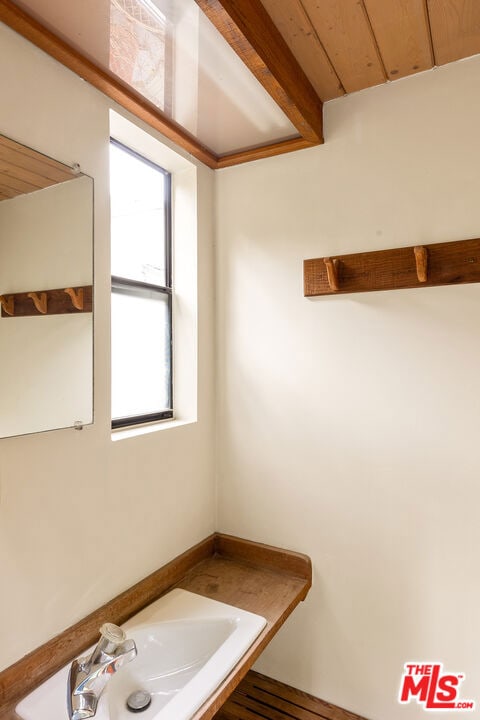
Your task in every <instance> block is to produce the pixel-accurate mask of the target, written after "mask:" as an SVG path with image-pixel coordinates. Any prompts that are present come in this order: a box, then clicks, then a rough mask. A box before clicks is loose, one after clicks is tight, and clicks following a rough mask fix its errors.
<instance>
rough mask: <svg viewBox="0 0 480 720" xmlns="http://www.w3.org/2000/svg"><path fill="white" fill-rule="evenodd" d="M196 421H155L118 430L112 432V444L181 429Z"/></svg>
mask: <svg viewBox="0 0 480 720" xmlns="http://www.w3.org/2000/svg"><path fill="white" fill-rule="evenodd" d="M195 422H196V420H175V419H173V420H172V419H168V420H156V421H155V422H151V423H145V424H144V425H132V426H130V427H124V428H118V429H116V430H112V442H117V441H118V440H128V439H129V438H134V437H138V436H139V435H148V434H150V433H154V432H159V431H160V430H171V429H173V428H177V427H181V426H182V425H192V424H193V423H195Z"/></svg>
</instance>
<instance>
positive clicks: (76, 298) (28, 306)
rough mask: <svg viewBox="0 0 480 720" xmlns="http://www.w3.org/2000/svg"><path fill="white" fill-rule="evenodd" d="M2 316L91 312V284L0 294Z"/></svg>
mask: <svg viewBox="0 0 480 720" xmlns="http://www.w3.org/2000/svg"><path fill="white" fill-rule="evenodd" d="M0 304H1V306H2V318H12V317H26V316H29V315H38V316H43V315H64V314H66V313H85V312H92V286H91V285H84V286H83V287H67V288H58V289H56V290H35V291H30V292H23V293H6V294H5V295H0Z"/></svg>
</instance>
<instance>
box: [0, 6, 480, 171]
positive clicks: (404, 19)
mask: <svg viewBox="0 0 480 720" xmlns="http://www.w3.org/2000/svg"><path fill="white" fill-rule="evenodd" d="M53 1H55V0H53ZM135 1H136V2H139V3H140V2H142V1H143V0H135ZM195 2H196V3H197V4H198V5H199V6H200V8H201V9H202V10H203V12H204V13H205V14H206V15H207V16H208V18H209V19H210V20H211V21H212V22H213V24H214V25H215V26H216V28H217V30H219V32H220V33H221V34H222V35H223V37H224V38H225V39H226V40H227V42H228V43H229V44H230V45H231V47H232V48H233V49H234V50H235V52H236V53H237V54H238V55H239V56H240V57H241V59H242V60H243V61H244V63H245V64H246V65H247V67H248V68H249V69H250V70H251V72H252V73H253V74H254V75H255V76H256V77H257V79H258V80H259V81H260V82H261V84H262V85H263V86H264V88H265V89H266V90H267V92H269V94H270V95H271V97H273V99H274V100H275V102H276V103H277V104H278V105H279V107H280V108H281V109H282V110H283V111H284V113H285V114H286V115H287V117H289V118H290V120H291V121H292V122H293V124H294V125H295V127H296V128H297V130H298V132H299V136H298V138H293V139H289V140H284V141H279V142H274V143H271V144H269V145H267V146H261V145H259V146H257V147H254V148H253V149H250V150H246V151H242V152H237V153H233V152H232V153H231V154H227V155H220V156H218V155H216V154H215V153H214V152H213V151H212V150H211V149H210V148H206V147H205V146H203V145H202V144H201V142H200V141H199V139H198V138H195V137H193V136H191V135H190V134H189V133H188V132H186V131H185V130H184V129H183V128H182V127H181V126H179V125H177V124H176V123H174V122H172V120H171V119H170V118H168V117H167V116H165V115H164V114H163V113H162V112H161V111H160V110H159V109H158V108H156V107H155V106H154V105H152V103H150V102H148V100H146V99H145V97H143V96H141V95H139V94H138V93H136V92H135V90H132V88H131V87H129V86H128V85H126V84H125V83H123V82H121V81H120V80H119V79H118V78H117V77H115V76H113V75H112V74H109V73H106V72H105V71H103V70H102V69H101V68H99V67H98V66H96V65H95V64H94V63H92V62H91V61H90V60H88V58H87V57H86V56H85V55H84V54H83V55H82V53H80V52H78V51H77V50H75V49H74V48H72V47H71V46H69V44H68V43H66V42H65V41H64V40H62V39H61V38H59V37H58V36H56V35H55V33H52V32H51V31H49V30H48V29H47V28H45V27H44V26H42V25H41V24H40V23H39V22H37V21H36V20H35V19H34V18H32V17H31V16H29V15H28V13H25V12H24V11H22V9H21V8H19V7H18V5H16V3H15V2H13V1H12V0H0V20H3V21H4V22H5V23H7V24H8V25H10V26H11V27H12V28H14V29H15V30H17V32H20V33H21V34H23V35H24V36H25V37H26V38H27V39H29V40H31V41H32V42H34V43H35V44H37V45H38V46H39V47H41V48H42V49H43V50H45V51H46V52H48V53H50V54H51V55H52V56H53V57H55V58H56V59H57V60H59V61H60V62H63V63H64V64H65V65H66V66H67V67H69V68H70V69H72V70H73V71H74V72H77V73H78V74H79V75H80V76H81V77H83V78H85V79H86V80H87V81H88V82H90V83H91V84H92V85H94V86H95V87H97V88H98V89H100V90H101V91H102V92H104V93H106V94H107V95H109V97H111V98H113V99H114V100H116V101H117V102H119V103H120V104H121V105H123V106H124V107H126V108H127V109H129V110H131V111H132V112H133V113H135V114H137V115H138V116H139V117H140V118H142V119H143V120H144V121H145V122H147V123H149V124H150V125H152V127H154V128H156V129H157V130H160V131H161V132H163V133H164V134H165V135H166V136H167V137H169V138H170V139H171V140H173V141H174V142H176V143H178V144H179V145H180V146H182V147H183V148H185V149H186V150H188V151H189V152H191V153H192V154H193V155H194V156H195V157H197V158H198V159H199V160H201V161H202V162H204V163H206V164H207V165H209V166H210V167H212V168H214V169H216V168H222V167H225V166H228V165H234V164H237V163H240V162H246V161H249V160H255V159H258V158H260V157H268V156H270V155H276V154H279V153H282V152H289V151H291V150H296V149H299V148H302V147H310V146H312V145H317V144H319V143H321V142H322V141H323V138H322V127H321V124H322V122H321V121H322V103H324V102H326V101H328V100H332V99H334V98H337V97H339V96H341V95H344V94H345V93H351V92H355V91H358V90H363V89H365V88H368V87H372V86H374V85H378V84H381V83H384V82H387V81H394V80H397V79H398V78H402V77H406V76H408V75H412V74H414V73H417V72H421V71H424V70H428V69H429V68H432V67H434V66H435V65H443V64H445V63H448V62H452V61H454V60H458V59H460V58H465V57H469V56H471V55H475V54H477V53H480V0H195ZM213 112H214V111H213ZM251 112H252V113H254V112H255V109H254V108H252V109H251ZM327 141H328V138H327Z"/></svg>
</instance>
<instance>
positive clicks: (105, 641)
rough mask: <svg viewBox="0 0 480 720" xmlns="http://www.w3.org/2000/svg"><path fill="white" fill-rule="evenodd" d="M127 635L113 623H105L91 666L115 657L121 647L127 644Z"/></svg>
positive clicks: (92, 656) (91, 659) (101, 629)
mask: <svg viewBox="0 0 480 720" xmlns="http://www.w3.org/2000/svg"><path fill="white" fill-rule="evenodd" d="M126 639H127V634H126V632H125V631H124V630H122V628H121V627H118V625H114V624H113V623H104V624H103V625H102V627H101V628H100V640H99V641H98V644H97V646H96V648H95V650H94V651H93V653H92V655H91V658H90V662H89V664H90V665H95V664H96V663H98V662H102V661H103V659H104V658H105V656H108V655H110V656H111V655H114V654H115V652H116V651H117V650H118V648H119V646H120V645H121V644H122V643H123V642H125V640H126Z"/></svg>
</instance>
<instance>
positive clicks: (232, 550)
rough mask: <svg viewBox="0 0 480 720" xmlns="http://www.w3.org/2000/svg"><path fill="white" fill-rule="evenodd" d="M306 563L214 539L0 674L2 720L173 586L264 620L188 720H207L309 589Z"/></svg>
mask: <svg viewBox="0 0 480 720" xmlns="http://www.w3.org/2000/svg"><path fill="white" fill-rule="evenodd" d="M311 579H312V572H311V563H310V559H309V558H308V557H307V556H305V555H301V554H299V553H295V552H291V551H288V550H282V549H280V548H275V547H271V546H268V545H262V544H261V543H254V542H251V541H248V540H243V539H241V538H235V537H232V536H229V535H222V534H220V533H215V534H214V535H212V536H210V537H209V538H206V539H205V540H203V541H202V542H201V543H199V544H198V545H195V546H194V547H193V548H190V549H189V550H187V551H186V552H185V553H183V554H182V555H180V556H178V557H177V558H175V559H174V560H172V561H171V562H170V563H168V564H167V565H165V566H164V567H162V568H160V570H157V571H156V572H155V573H152V575H149V576H148V577H147V578H145V579H144V580H142V581H141V582H139V583H137V584H136V585H134V586H133V587H132V588H130V589H129V590H127V591H125V592H124V593H122V594H121V595H119V596H118V597H116V598H114V599H113V600H112V601H111V602H109V603H107V604H106V605H104V606H103V607H102V608H99V609H98V610H96V611H95V612H94V613H92V614H91V615H89V616H88V617H87V618H85V619H84V620H82V621H80V623H77V624H76V625H74V626H72V627H71V628H69V629H68V630H66V631H65V632H63V633H62V634H61V635H59V636H57V637H56V638H53V639H52V640H50V641H49V642H47V643H45V645H42V646H41V647H40V648H38V649H37V650H34V651H33V652H32V653H30V654H29V655H27V656H26V657H25V658H22V660H19V661H18V662H17V663H15V665H12V666H10V667H9V668H6V669H5V670H4V671H3V672H0V720H18V716H17V715H16V714H15V712H14V708H15V706H16V705H17V704H18V703H19V702H20V700H21V698H22V697H24V696H25V695H27V694H28V693H30V692H31V691H32V690H33V689H34V688H35V687H37V686H38V685H40V684H41V683H42V682H44V681H45V680H46V679H47V678H48V677H50V676H51V675H53V674H54V673H55V672H57V671H58V670H59V669H60V668H62V667H63V666H64V665H66V664H67V663H69V662H71V660H73V658H74V657H76V656H77V655H78V654H79V653H81V652H82V651H83V650H85V649H86V648H87V647H89V646H90V645H92V644H93V643H94V642H95V640H96V638H97V636H98V627H99V626H100V625H101V624H102V623H103V622H105V621H110V622H115V623H116V624H122V623H123V622H125V621H126V620H127V619H128V618H129V617H132V615H135V614H136V613H137V612H139V610H141V609H142V608H143V607H146V606H147V605H148V604H150V603H151V602H153V601H154V600H156V599H157V598H159V597H160V596H161V595H164V594H165V592H168V590H171V589H172V588H174V587H179V588H183V589H184V590H190V591H191V592H195V593H198V594H199V595H204V596H206V597H209V598H212V599H213V600H219V601H221V602H225V603H228V604H229V605H234V606H236V607H239V608H241V609H243V610H248V611H250V612H254V613H257V614H258V615H262V616H263V617H264V618H265V619H266V620H267V624H266V626H265V628H264V629H263V630H262V632H261V633H260V635H259V636H258V638H257V639H256V641H255V642H254V643H253V645H251V647H250V648H249V649H248V650H247V652H246V653H245V655H244V656H243V657H242V659H241V660H240V661H239V662H238V664H237V665H236V666H235V667H234V668H233V670H232V671H231V672H230V673H229V675H228V676H227V677H226V678H225V680H224V681H223V683H222V684H221V685H220V686H219V687H218V688H217V690H216V691H215V693H213V694H212V695H211V696H210V697H209V699H208V700H207V701H206V702H205V703H204V704H203V705H202V707H201V708H200V709H199V710H198V711H197V712H196V713H195V715H194V716H193V718H192V720H210V719H211V718H212V717H213V716H214V715H215V713H216V712H217V711H218V710H219V709H220V708H221V707H222V705H223V704H224V703H225V701H226V700H227V698H228V697H229V696H230V694H231V693H232V692H233V690H235V688H236V686H237V685H238V684H239V682H240V681H241V680H242V679H243V678H244V677H245V675H246V674H247V672H248V670H249V669H250V668H251V666H252V665H253V663H254V662H255V660H256V659H257V658H258V656H259V655H260V653H261V652H262V650H263V649H264V648H265V647H266V646H267V645H268V643H269V642H270V640H271V639H272V637H273V636H274V635H275V633H276V632H277V631H278V629H279V628H280V627H281V625H283V623H284V622H285V620H286V619H287V617H288V616H289V615H290V613H291V612H292V611H293V610H294V608H295V607H296V606H297V605H298V603H299V602H301V601H302V600H304V599H305V597H306V595H307V593H308V590H309V589H310V587H311Z"/></svg>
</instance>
